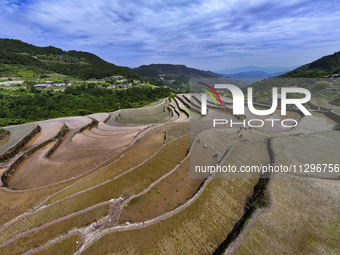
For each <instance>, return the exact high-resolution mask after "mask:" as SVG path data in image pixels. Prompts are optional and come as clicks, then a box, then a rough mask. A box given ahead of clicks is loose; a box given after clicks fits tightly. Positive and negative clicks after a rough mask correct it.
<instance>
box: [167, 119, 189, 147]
mask: <svg viewBox="0 0 340 255" xmlns="http://www.w3.org/2000/svg"><path fill="white" fill-rule="evenodd" d="M189 133H190V123H188V122H187V123H181V124H178V125H176V126H173V127H172V128H170V129H169V130H168V132H167V140H166V142H170V141H172V140H174V139H176V138H179V137H181V136H182V135H188V134H189Z"/></svg>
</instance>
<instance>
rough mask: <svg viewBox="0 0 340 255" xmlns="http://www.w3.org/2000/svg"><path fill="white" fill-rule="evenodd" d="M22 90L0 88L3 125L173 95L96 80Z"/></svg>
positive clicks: (138, 103)
mask: <svg viewBox="0 0 340 255" xmlns="http://www.w3.org/2000/svg"><path fill="white" fill-rule="evenodd" d="M21 90H23V89H21ZM21 90H20V91H19V90H18V92H17V93H13V94H5V93H3V92H2V93H1V91H0V105H1V106H2V107H1V108H0V126H7V125H13V124H20V123H25V122H32V121H38V120H43V119H50V118H58V117H65V116H78V115H81V116H83V115H88V114H91V113H96V112H111V111H116V110H118V108H119V107H120V108H134V107H142V106H144V105H147V104H149V103H151V102H153V101H156V100H159V99H161V98H164V97H167V96H169V95H170V90H168V89H165V88H150V87H132V88H128V89H126V90H108V89H105V88H101V87H99V86H97V85H95V84H83V85H81V86H74V87H67V88H66V89H65V91H58V92H53V91H51V90H36V89H35V90H33V91H32V92H28V93H27V92H22V91H21Z"/></svg>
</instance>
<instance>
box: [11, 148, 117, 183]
mask: <svg viewBox="0 0 340 255" xmlns="http://www.w3.org/2000/svg"><path fill="white" fill-rule="evenodd" d="M53 144H54V143H51V144H49V145H47V146H45V147H43V148H41V149H40V150H38V151H36V152H35V153H34V154H32V155H31V156H30V157H29V158H27V159H26V160H24V161H23V162H22V163H21V164H20V165H19V166H18V168H17V169H16V170H15V171H14V174H12V175H11V176H10V177H9V179H8V187H10V188H13V189H18V190H27V189H32V188H38V187H43V186H46V185H51V184H54V183H57V182H60V181H65V180H67V179H70V178H73V177H76V176H78V175H80V174H83V173H85V172H87V171H89V170H91V169H93V168H95V167H96V166H97V165H99V164H100V163H102V162H103V161H105V160H107V159H109V158H111V157H113V156H114V155H111V154H106V155H102V156H96V157H93V158H92V157H91V158H86V159H83V160H73V161H65V162H59V161H52V160H49V159H47V158H46V157H45V155H46V153H47V152H48V151H49V150H50V149H51V147H52V146H53Z"/></svg>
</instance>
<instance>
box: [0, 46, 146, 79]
mask: <svg viewBox="0 0 340 255" xmlns="http://www.w3.org/2000/svg"><path fill="white" fill-rule="evenodd" d="M48 73H58V74H63V75H67V76H71V77H76V78H80V79H85V80H87V79H90V78H96V79H100V78H104V77H108V76H112V75H115V74H120V75H124V76H126V77H127V78H139V76H138V75H136V74H135V73H134V72H132V71H131V70H130V69H129V68H127V67H121V66H116V65H114V64H112V63H109V62H107V61H105V60H103V59H101V58H100V57H98V56H96V55H94V54H92V53H88V52H82V51H74V50H71V51H63V50H62V49H59V48H56V47H52V46H48V47H38V46H34V45H31V44H28V43H24V42H22V41H19V40H13V39H0V77H1V76H2V77H8V76H16V77H18V76H19V77H25V76H31V77H37V78H39V77H41V76H44V75H46V74H48Z"/></svg>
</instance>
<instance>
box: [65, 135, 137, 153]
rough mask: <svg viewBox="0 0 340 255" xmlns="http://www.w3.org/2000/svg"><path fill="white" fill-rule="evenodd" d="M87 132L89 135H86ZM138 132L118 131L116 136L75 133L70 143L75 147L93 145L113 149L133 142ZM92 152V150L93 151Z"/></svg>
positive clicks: (89, 146)
mask: <svg viewBox="0 0 340 255" xmlns="http://www.w3.org/2000/svg"><path fill="white" fill-rule="evenodd" d="M87 133H89V135H87ZM137 134H138V132H125V134H124V133H122V132H120V134H119V135H116V136H105V137H103V136H100V135H95V134H91V132H85V133H81V134H76V135H75V136H73V137H72V139H71V143H72V144H73V145H74V146H77V147H81V148H83V147H87V148H91V147H95V148H101V147H110V148H108V149H110V150H112V149H113V150H114V149H117V148H121V147H126V146H128V145H129V144H130V143H131V142H133V140H134V138H135V137H136V136H137ZM93 153H94V152H93ZM97 153H100V151H99V150H97Z"/></svg>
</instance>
